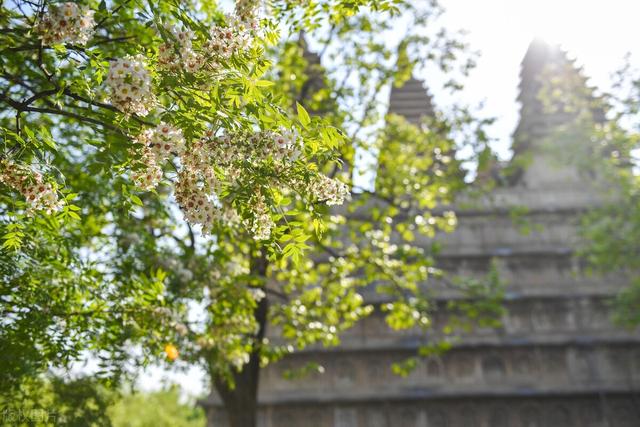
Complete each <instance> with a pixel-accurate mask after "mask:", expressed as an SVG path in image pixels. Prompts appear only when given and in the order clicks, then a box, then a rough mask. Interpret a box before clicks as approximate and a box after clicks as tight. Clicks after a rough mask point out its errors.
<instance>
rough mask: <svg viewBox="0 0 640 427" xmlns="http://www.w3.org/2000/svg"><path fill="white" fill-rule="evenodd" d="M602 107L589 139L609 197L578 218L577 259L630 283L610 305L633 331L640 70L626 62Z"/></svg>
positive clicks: (637, 311)
mask: <svg viewBox="0 0 640 427" xmlns="http://www.w3.org/2000/svg"><path fill="white" fill-rule="evenodd" d="M608 102H609V103H610V105H611V107H612V108H611V111H610V117H608V120H607V121H606V122H605V123H604V124H603V125H602V126H597V127H595V128H592V130H591V132H592V134H591V136H592V138H593V140H596V141H600V142H601V144H602V147H603V149H604V152H605V153H606V154H607V156H606V158H607V162H606V163H605V164H604V165H603V166H604V167H603V168H602V174H603V176H604V177H605V179H606V180H607V181H608V182H609V183H610V191H609V197H608V198H607V199H606V200H605V204H604V206H603V207H601V208H600V209H597V210H595V211H594V212H591V213H589V214H587V215H585V217H584V219H583V224H582V232H583V237H584V240H585V245H584V247H583V250H582V256H583V257H584V258H585V259H586V261H587V262H588V264H589V266H590V267H591V268H592V269H593V270H594V271H596V272H612V271H617V272H620V273H623V274H625V275H626V276H627V277H628V278H629V279H630V286H629V287H627V288H626V289H624V290H623V291H621V292H620V294H619V295H618V296H617V298H616V300H615V301H614V302H613V303H614V306H615V311H614V316H615V320H616V321H617V322H618V323H619V324H620V325H623V326H626V327H629V328H635V327H637V326H638V325H640V276H639V275H638V268H639V267H640V264H639V263H638V253H639V252H640V244H639V242H640V240H639V239H640V204H639V202H640V177H639V175H638V160H639V159H638V148H639V146H640V145H639V144H640V121H638V111H640V70H634V69H633V68H632V67H631V66H630V64H629V62H628V61H627V64H626V65H625V66H624V67H623V68H621V69H620V70H619V71H618V72H617V73H616V75H615V80H614V87H613V91H612V93H610V94H609V96H608Z"/></svg>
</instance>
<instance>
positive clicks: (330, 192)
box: [307, 174, 350, 206]
mask: <svg viewBox="0 0 640 427" xmlns="http://www.w3.org/2000/svg"><path fill="white" fill-rule="evenodd" d="M307 191H308V192H309V193H311V194H312V195H313V196H314V197H316V198H317V199H318V201H320V202H324V203H325V204H327V205H328V206H332V205H341V204H343V203H344V201H345V199H347V198H348V197H349V196H350V192H349V187H347V185H346V184H344V183H343V182H342V181H338V180H337V179H332V178H329V177H328V176H326V175H322V174H319V175H318V176H317V177H316V178H315V179H314V180H313V181H312V182H311V184H310V185H309V186H308V187H307Z"/></svg>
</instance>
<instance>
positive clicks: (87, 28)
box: [38, 2, 96, 46]
mask: <svg viewBox="0 0 640 427" xmlns="http://www.w3.org/2000/svg"><path fill="white" fill-rule="evenodd" d="M93 14H94V11H93V10H90V9H89V8H87V7H85V6H78V5H77V4H75V3H72V2H67V3H62V4H60V5H51V6H49V8H48V9H47V13H45V15H44V17H43V18H42V21H41V22H40V23H39V24H38V32H39V33H40V38H41V39H42V44H44V45H46V46H50V45H53V44H58V43H77V44H80V45H84V44H86V43H87V42H88V41H89V39H90V38H91V36H92V35H93V28H94V27H95V26H96V22H95V21H94V19H93Z"/></svg>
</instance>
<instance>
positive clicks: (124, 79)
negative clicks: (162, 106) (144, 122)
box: [106, 55, 155, 117]
mask: <svg viewBox="0 0 640 427" xmlns="http://www.w3.org/2000/svg"><path fill="white" fill-rule="evenodd" d="M106 82H107V85H108V86H109V88H110V90H111V103H112V104H113V105H114V106H115V107H116V108H118V109H119V110H120V111H122V112H124V113H125V114H137V115H139V116H142V117H144V116H146V115H147V114H149V110H151V109H152V108H153V106H154V104H155V96H154V95H153V93H152V90H151V75H150V74H149V70H147V68H146V64H145V60H144V57H143V56H142V55H135V56H130V55H129V56H126V57H124V58H120V59H116V60H114V61H112V62H111V66H110V68H109V73H108V74H107V80H106Z"/></svg>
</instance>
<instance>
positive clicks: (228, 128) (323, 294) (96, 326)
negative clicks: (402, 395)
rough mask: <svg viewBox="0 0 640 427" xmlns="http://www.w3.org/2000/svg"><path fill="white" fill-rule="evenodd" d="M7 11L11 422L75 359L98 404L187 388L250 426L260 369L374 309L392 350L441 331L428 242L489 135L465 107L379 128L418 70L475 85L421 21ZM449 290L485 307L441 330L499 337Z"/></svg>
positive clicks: (2, 339)
mask: <svg viewBox="0 0 640 427" xmlns="http://www.w3.org/2000/svg"><path fill="white" fill-rule="evenodd" d="M0 7H1V8H2V9H1V10H2V13H1V14H0V41H1V43H0V46H2V47H1V48H0V51H1V54H0V67H1V73H0V102H1V103H2V110H0V135H1V138H2V150H3V151H2V158H1V160H0V182H1V183H2V187H1V191H0V210H1V214H0V234H1V235H2V241H3V244H2V252H1V253H0V277H1V281H0V282H1V283H0V311H1V312H2V318H1V319H0V322H1V329H0V344H1V346H2V349H3V352H2V355H1V356H0V358H1V359H0V360H1V363H0V382H1V383H2V384H3V387H2V393H3V394H4V395H6V396H8V398H7V399H10V398H11V396H12V395H13V394H14V391H15V390H19V389H21V388H22V387H23V385H24V383H25V381H27V380H29V379H37V378H39V377H40V376H41V375H43V374H45V373H47V372H49V371H50V370H51V369H58V370H59V369H63V370H64V369H69V368H70V367H72V366H73V365H74V364H75V363H76V362H78V361H80V360H86V359H87V358H89V359H91V360H93V361H97V363H98V369H97V371H96V378H98V379H100V381H101V384H102V385H103V386H105V387H115V386H116V385H117V384H119V383H120V382H121V381H122V379H123V378H125V377H128V376H129V375H131V374H132V373H134V372H135V370H136V369H137V368H138V367H139V366H141V365H146V364H148V363H152V362H158V361H165V362H166V363H168V364H169V365H174V366H176V367H180V366H185V365H189V364H197V365H200V366H202V367H204V368H205V370H206V372H208V374H209V377H210V383H211V385H212V386H213V387H215V389H216V390H217V391H218V392H219V393H220V395H221V396H222V398H223V400H224V403H225V406H226V409H227V410H228V413H229V416H230V422H231V425H232V426H254V425H255V421H256V409H257V384H258V372H259V369H260V368H261V367H262V366H265V365H266V364H268V363H270V362H272V361H275V360H278V359H279V358H281V357H283V356H284V355H286V354H288V353H290V352H292V351H295V350H296V349H301V348H304V347H305V346H308V345H313V344H318V343H319V344H323V345H337V344H338V343H339V335H340V333H341V332H342V331H344V330H345V329H347V328H349V327H351V326H352V325H353V324H354V323H355V322H357V321H358V320H359V319H361V318H362V317H364V316H367V315H368V314H370V313H371V312H372V311H373V310H374V307H373V306H372V305H371V304H369V303H367V302H366V301H365V299H364V298H363V297H362V293H363V292H364V291H365V290H372V291H374V292H377V293H378V294H380V295H382V296H383V297H384V298H383V299H384V301H386V302H385V303H383V304H382V305H380V307H379V309H381V310H383V311H384V312H385V313H386V320H387V323H388V324H389V326H390V327H392V328H393V329H407V328H422V329H424V330H425V332H426V331H427V330H429V329H430V328H432V325H431V323H430V318H431V315H432V312H433V310H434V309H435V305H433V304H431V303H430V295H431V291H430V287H429V283H430V282H429V281H428V279H429V278H431V277H435V278H437V277H442V272H441V271H440V270H439V269H438V268H437V264H436V261H435V256H436V255H437V245H435V244H433V243H432V239H433V237H434V236H435V235H436V233H438V232H448V231H451V230H453V229H454V228H455V224H456V219H455V215H454V214H453V212H451V211H448V210H447V208H446V206H448V205H449V204H450V203H451V201H452V198H453V196H454V194H455V192H456V191H457V190H459V189H460V188H462V187H463V183H464V172H463V171H462V169H461V168H460V163H459V159H456V156H455V154H456V148H457V144H456V142H455V138H456V136H460V135H463V136H464V143H465V144H466V145H468V146H469V147H471V148H472V150H470V152H471V153H485V152H486V144H487V140H486V136H485V134H484V132H483V131H482V127H483V125H484V124H485V123H484V122H482V121H479V120H476V119H475V118H474V117H473V115H472V114H471V113H470V112H469V110H468V109H466V108H465V107H464V106H455V108H452V109H450V111H444V110H443V111H437V112H436V113H435V114H434V116H433V117H429V118H425V122H424V123H423V125H422V126H415V125H411V124H409V123H407V122H406V121H404V120H403V119H402V118H400V117H387V118H385V117H384V111H382V110H381V108H380V102H381V100H380V93H381V91H382V90H383V89H384V88H386V87H389V86H390V85H391V84H392V83H393V82H395V83H398V84H399V83H401V82H402V81H403V80H406V79H407V78H408V77H409V76H410V75H411V70H412V69H413V68H414V67H421V68H423V69H427V70H430V72H432V73H433V74H434V75H440V76H444V79H443V81H444V86H445V87H447V88H450V89H451V90H456V89H458V88H459V87H460V82H459V78H462V77H464V75H465V74H466V72H467V71H468V70H469V69H470V67H471V66H472V65H473V61H472V58H471V57H470V56H469V55H468V52H467V48H466V46H465V45H464V44H463V43H461V42H460V41H459V40H458V38H457V37H456V36H454V35H452V34H449V33H448V32H447V31H445V30H444V29H442V28H440V27H439V26H438V24H437V21H436V19H437V17H438V15H439V14H440V12H441V10H440V8H439V6H438V5H437V4H436V3H435V2H424V3H420V4H419V5H416V4H415V3H414V2H405V1H402V0H356V1H353V0H351V1H342V0H324V1H320V2H296V1H279V0H273V1H268V2H265V3H264V4H262V3H261V2H254V1H244V0H241V1H238V2H237V3H236V7H235V10H234V12H233V13H231V14H228V15H224V14H223V11H222V10H221V8H219V7H218V6H217V5H216V3H215V2H207V1H195V0H193V1H186V2H185V1H176V0H163V1H149V2H144V1H121V2H111V1H105V0H103V1H100V2H98V1H83V2H78V3H72V2H67V3H60V2H49V1H41V0H37V1H31V0H25V1H18V0H16V1H10V2H3V3H2V5H1V6H0ZM399 25H402V28H407V30H406V33H405V34H404V37H403V38H402V39H399V40H398V41H397V43H395V44H394V43H393V42H390V41H389V38H388V37H386V36H387V35H388V34H389V33H390V32H392V31H395V29H397V28H399V27H398V26H399ZM307 42H309V43H311V42H313V44H314V45H315V46H317V50H316V51H317V52H318V53H317V55H316V56H314V55H313V54H310V51H309V49H308V47H307ZM383 146H384V147H387V149H388V150H391V151H387V152H385V154H384V155H383V160H382V162H383V163H384V165H385V166H384V167H385V170H390V171H393V176H387V177H386V178H385V177H382V178H380V179H379V180H378V181H377V187H376V189H375V191H373V190H372V189H370V188H367V187H366V186H364V185H363V184H362V179H359V178H358V174H357V173H356V172H362V169H367V168H369V169H371V170H373V171H375V165H373V166H371V165H369V166H362V165H359V163H358V162H357V161H356V156H357V155H358V154H362V153H365V154H367V153H369V154H370V153H375V152H376V150H379V149H380V148H381V147H383ZM364 163H366V162H364ZM340 205H342V206H340ZM455 286H456V289H457V290H458V291H459V292H461V293H462V294H463V295H464V294H466V295H468V296H469V297H470V298H472V300H471V301H475V300H480V299H482V298H485V297H487V301H489V303H486V304H478V305H475V304H470V303H469V301H465V300H464V299H461V300H460V301H461V303H460V306H459V307H458V309H459V312H460V318H459V319H453V321H455V322H456V324H462V323H464V322H462V320H461V319H462V318H465V317H466V316H467V314H469V313H471V316H470V318H471V319H472V320H473V321H474V322H477V321H479V319H485V318H486V319H495V318H496V317H498V316H499V315H500V313H501V310H500V307H499V303H498V300H497V299H496V297H497V296H500V295H501V292H502V290H501V288H500V286H499V284H498V283H497V281H496V280H489V281H488V282H487V284H478V283H476V282H473V283H470V284H469V285H468V286H467V285H465V284H464V283H461V284H457V285H455ZM454 305H455V304H454ZM451 308H452V309H454V310H455V309H456V307H451ZM488 322H489V323H490V322H491V321H490V320H488ZM269 325H270V326H272V327H274V330H277V331H279V334H278V336H277V337H275V338H273V339H271V340H270V339H268V338H267V335H266V334H267V327H268V326H269ZM449 329H450V328H448V327H447V330H449ZM430 348H433V343H431V342H427V340H426V339H425V349H430ZM425 351H426V350H425ZM7 401H8V400H6V399H3V402H7Z"/></svg>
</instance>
